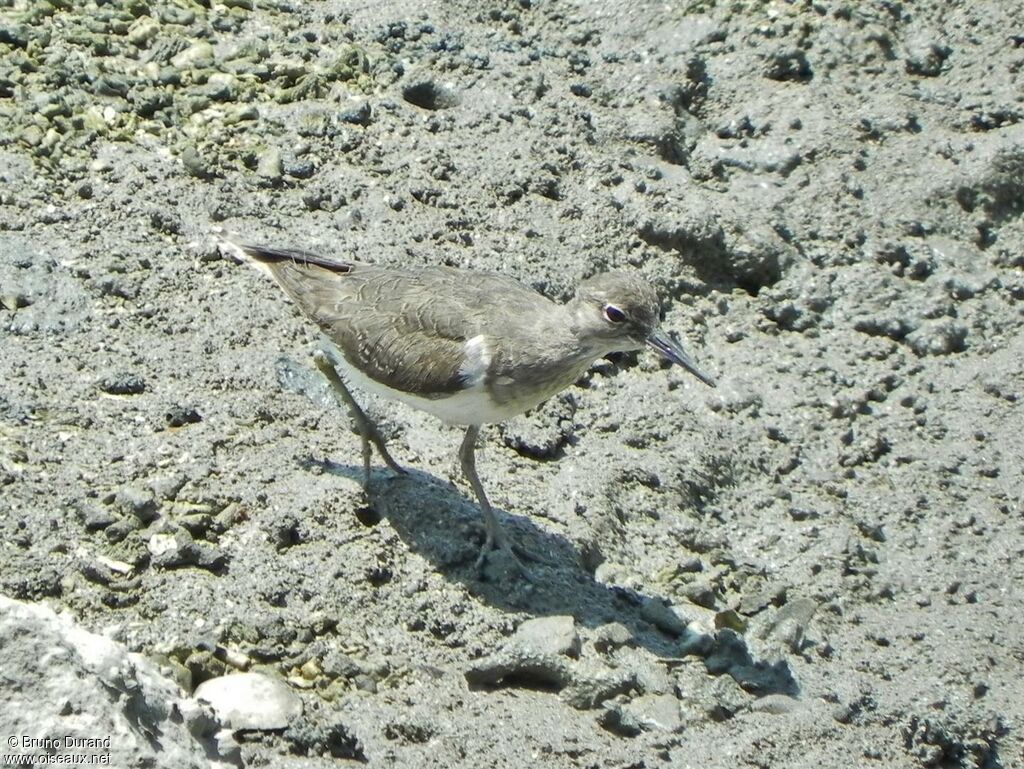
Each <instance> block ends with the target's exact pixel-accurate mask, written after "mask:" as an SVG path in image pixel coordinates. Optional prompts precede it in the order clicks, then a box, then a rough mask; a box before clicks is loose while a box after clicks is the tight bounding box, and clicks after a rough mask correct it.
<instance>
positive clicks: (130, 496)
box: [114, 486, 160, 523]
mask: <svg viewBox="0 0 1024 769" xmlns="http://www.w3.org/2000/svg"><path fill="white" fill-rule="evenodd" d="M114 505H115V507H116V509H117V510H118V511H119V512H121V513H124V514H126V515H134V516H135V517H136V518H138V519H139V520H140V521H142V523H149V522H151V521H152V520H154V519H155V518H156V517H157V514H158V511H159V509H160V508H159V506H158V505H157V502H156V499H155V498H154V496H153V493H152V492H151V491H147V490H146V489H140V488H139V487H138V486H124V487H122V488H120V489H118V491H117V494H116V495H115V496H114Z"/></svg>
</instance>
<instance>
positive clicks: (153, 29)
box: [128, 16, 160, 47]
mask: <svg viewBox="0 0 1024 769" xmlns="http://www.w3.org/2000/svg"><path fill="white" fill-rule="evenodd" d="M159 32H160V24H158V23H157V22H156V21H155V20H154V19H152V18H150V17H149V16H140V17H139V18H138V19H136V20H135V22H134V23H133V24H132V25H131V26H130V27H129V28H128V42H129V43H131V44H132V45H137V46H139V47H144V46H146V45H148V44H149V41H150V40H152V39H153V38H154V37H156V36H157V34H158V33H159Z"/></svg>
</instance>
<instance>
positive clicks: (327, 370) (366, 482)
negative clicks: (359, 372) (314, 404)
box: [313, 350, 405, 492]
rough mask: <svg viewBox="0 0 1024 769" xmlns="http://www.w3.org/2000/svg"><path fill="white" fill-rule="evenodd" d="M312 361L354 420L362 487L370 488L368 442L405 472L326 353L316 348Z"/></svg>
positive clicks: (394, 465)
mask: <svg viewBox="0 0 1024 769" xmlns="http://www.w3.org/2000/svg"><path fill="white" fill-rule="evenodd" d="M313 362H314V363H315V364H316V367H317V368H318V369H320V373H321V374H323V375H324V376H325V377H326V378H327V381H328V382H330V383H331V387H332V388H333V389H334V393H335V394H336V395H337V396H338V397H339V398H340V399H341V400H342V402H343V403H344V404H345V405H346V406H347V407H348V413H349V414H350V415H351V417H352V421H353V422H355V425H356V430H358V431H359V437H360V438H362V440H363V488H364V489H366V490H367V492H368V491H369V488H370V456H371V453H372V451H371V449H370V442H371V441H372V442H373V445H374V446H376V447H377V451H379V452H380V455H381V458H382V459H383V460H384V462H385V464H387V466H388V467H390V468H391V469H392V470H394V471H395V472H396V473H403V474H404V473H405V470H404V469H403V468H402V466H401V465H399V464H398V463H397V462H396V461H395V460H394V459H392V457H391V454H389V453H388V448H387V446H386V445H385V444H384V437H383V436H382V435H381V434H380V431H379V430H378V429H377V425H375V424H374V423H373V420H372V419H370V418H369V417H368V416H366V412H365V411H363V410H362V409H361V408H360V407H359V404H358V403H356V399H355V398H353V397H352V393H350V392H349V391H348V388H347V387H346V386H345V382H344V381H343V380H342V378H341V376H340V375H339V374H338V370H337V369H336V368H334V364H333V363H331V361H330V359H329V358H328V357H327V355H325V354H324V352H323V351H322V350H317V351H316V352H314V353H313Z"/></svg>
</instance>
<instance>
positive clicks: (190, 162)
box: [181, 146, 213, 179]
mask: <svg viewBox="0 0 1024 769" xmlns="http://www.w3.org/2000/svg"><path fill="white" fill-rule="evenodd" d="M181 164H182V166H184V168H185V172H186V173H187V174H188V175H189V176H194V177H196V178H197V179H209V178H210V177H211V176H213V172H212V171H211V170H210V166H209V164H208V163H207V162H206V160H205V159H204V158H203V156H202V155H200V154H199V150H197V149H196V148H195V147H191V146H190V147H186V148H185V149H183V150H182V151H181Z"/></svg>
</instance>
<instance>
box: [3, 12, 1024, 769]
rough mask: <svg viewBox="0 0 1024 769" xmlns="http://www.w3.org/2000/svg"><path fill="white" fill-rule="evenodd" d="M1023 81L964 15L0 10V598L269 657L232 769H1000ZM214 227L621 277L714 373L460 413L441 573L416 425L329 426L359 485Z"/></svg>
mask: <svg viewBox="0 0 1024 769" xmlns="http://www.w3.org/2000/svg"><path fill="white" fill-rule="evenodd" d="M1022 94H1024V7H1022V6H1020V5H1019V4H1017V3H1009V2H966V1H965V0H954V2H937V1H935V0H932V1H931V2H918V3H912V4H909V3H908V4H895V3H889V2H881V1H877V2H876V1H871V2H864V3H842V2H813V3H783V2H775V3H763V2H752V1H751V2H733V3H718V2H715V0H710V1H708V2H698V1H694V2H688V3H687V2H684V3H678V4H666V3H610V2H594V3H590V2H565V1H556V0H551V1H548V0H519V2H496V3H494V4H492V5H490V6H478V5H476V4H473V3H464V2H453V3H412V2H382V3H377V4H372V5H360V6H358V7H354V6H352V5H350V4H346V3H342V2H336V1H334V0H328V1H325V2H315V3H302V2H296V1H294V0H293V1H291V2H290V1H289V0H271V1H268V2H263V1H262V0H232V1H231V2H228V3H225V4H220V3H208V2H204V1H202V0H200V2H191V0H178V1H177V2H172V1H170V0H168V1H166V2H164V1H163V0H150V1H149V2H147V0H116V1H115V2H104V3H97V2H88V3H62V2H57V0H50V1H49V2H43V1H42V0H38V1H37V0H31V2H26V1H25V0H6V2H2V3H0V299H2V306H0V327H2V329H3V331H2V335H0V345H2V355H0V532H2V536H0V542H2V548H3V549H2V557H0V591H2V593H3V594H5V595H6V596H8V597H10V598H14V599H18V600H21V601H29V602H46V603H48V604H50V605H52V606H54V607H55V608H60V609H65V610H67V611H68V612H70V614H71V615H72V616H73V617H75V618H76V620H77V621H78V622H79V623H81V624H82V625H84V626H85V627H87V628H89V629H91V630H93V631H96V632H101V633H104V634H106V635H108V636H109V637H110V638H111V639H113V640H115V641H116V642H118V643H119V644H122V645H123V646H124V647H126V648H127V649H129V650H131V651H133V652H138V653H140V654H141V655H142V656H143V657H145V658H147V659H149V660H151V661H153V662H154V663H155V664H156V665H157V666H159V667H160V669H162V670H163V671H164V672H165V674H167V675H169V676H170V677H172V678H174V679H175V680H177V681H178V682H179V683H180V684H181V685H182V686H184V687H185V692H186V693H189V692H191V690H192V689H193V688H194V687H195V686H197V685H198V684H199V683H201V682H202V681H204V680H207V679H210V678H213V677H216V676H219V675H222V674H224V673H225V672H232V671H236V670H237V669H241V668H247V669H251V670H260V671H264V672H267V673H269V674H271V675H274V676H280V677H282V678H283V679H284V680H286V681H287V682H288V685H289V686H290V687H292V689H293V690H294V691H296V692H298V693H299V695H300V696H301V699H302V703H303V707H304V713H303V715H302V716H301V717H300V718H299V719H297V720H296V721H293V722H292V724H291V725H290V726H289V727H288V728H287V729H285V730H283V731H282V730H273V731H261V732H251V733H246V734H240V735H238V740H239V743H240V745H241V750H240V753H239V754H238V756H239V758H238V759H237V761H239V762H241V763H242V764H244V765H247V766H278V765H280V766H317V767H319V766H339V765H345V764H346V762H349V761H352V760H362V761H365V762H368V763H369V765H377V766H413V765H426V766H438V767H462V766H481V767H484V766H486V767H506V766H507V767H522V766H552V767H659V766H673V767H684V766H701V767H711V766H721V767H736V766H746V765H752V766H765V767H767V766H772V767H778V766H793V767H819V766H830V767H831V766H835V767H840V766H843V767H846V766H880V767H882V766H884V767H961V766H964V767H1003V766H1005V767H1011V766H1022V765H1024V755H1022V728H1024V720H1022V719H1024V696H1022V694H1021V683H1020V679H1021V671H1022V662H1024V642H1022V640H1021V638H1022V636H1021V633H1020V628H1021V627H1022V626H1024V599H1022V594H1021V589H1020V585H1021V580H1022V577H1024V566H1022V563H1024V560H1022V556H1024V518H1022V499H1021V474H1022V465H1024V418H1022V412H1021V400H1022V398H1024V362H1022V361H1024V333H1022V328H1024V310H1022V308H1024V302H1022V299H1024V272H1022V268H1024V218H1022V212H1024V97H1022ZM217 227H224V228H227V229H229V230H232V231H234V232H236V233H239V234H240V235H242V236H243V237H244V238H246V239H249V240H252V241H255V242H260V243H266V244H274V245H282V246H290V247H298V248H304V249H307V250H312V251H320V252H323V253H326V254H331V255H336V256H342V257H354V258H357V259H360V260H364V261H371V262H377V263H382V264H392V265H419V264H448V265H454V266H459V267H466V268H474V269H489V270H496V271H500V272H503V273H505V274H508V275H511V276H514V277H516V278H518V279H519V280H521V281H523V282H524V283H526V284H528V285H530V286H532V287H534V288H537V289H538V290H541V291H543V292H545V293H547V294H548V295H550V296H552V297H554V298H557V299H559V300H565V299H567V298H568V297H570V296H571V295H572V292H573V288H574V286H575V284H576V283H577V282H578V281H579V280H580V279H581V278H582V277H585V276H587V275H590V274H592V273H594V272H596V271H600V270H603V269H608V268H626V269H636V270H639V271H641V272H642V273H643V274H644V275H646V276H647V277H648V278H649V279H650V280H651V281H652V282H653V283H654V284H655V285H656V286H657V288H658V290H659V294H660V296H661V298H662V300H663V303H664V308H665V326H666V328H668V329H670V330H671V331H673V332H675V333H677V334H678V335H679V338H680V339H681V340H682V341H683V342H684V343H685V344H686V346H687V347H688V349H689V350H690V351H691V352H692V354H693V355H694V357H695V358H696V359H697V360H698V362H699V363H700V364H701V365H702V366H703V367H704V368H705V369H707V370H709V371H710V372H711V373H712V374H714V375H715V376H716V377H717V378H718V380H719V387H718V388H717V389H716V390H710V389H708V388H705V387H703V385H701V384H700V383H699V382H697V381H696V380H694V379H693V378H692V377H689V376H688V375H687V374H686V373H685V372H683V371H681V370H680V369H669V368H666V367H664V366H663V365H660V364H659V362H658V361H657V360H656V359H655V357H654V356H653V355H651V354H648V353H640V354H634V355H623V356H618V357H617V358H616V359H615V360H613V361H602V362H600V363H599V364H598V365H597V366H596V367H595V368H594V369H593V370H592V371H591V372H590V373H588V375H587V376H585V377H584V378H583V379H582V380H581V381H580V382H578V383H577V384H576V385H575V386H573V387H572V388H570V389H569V390H567V391H566V392H565V393H563V394H562V395H561V396H559V397H557V398H555V399H553V400H552V401H550V402H549V403H548V404H546V405H545V406H544V407H542V408H540V409H538V410H537V411H536V412H535V413H532V414H529V415H527V416H525V417H522V418H518V419H516V420H513V421H511V422H509V423H507V424H505V425H502V426H492V427H490V428H488V429H487V430H486V431H485V434H484V437H483V439H482V442H481V448H480V449H479V451H478V466H479V470H480V474H481V476H482V478H483V482H484V485H485V486H486V488H487V489H488V491H489V493H490V495H491V499H492V501H493V502H494V504H495V506H496V507H497V508H499V515H500V517H501V518H502V520H503V522H504V524H505V526H506V527H507V529H508V530H509V532H510V533H511V535H512V536H513V537H514V538H515V539H516V541H518V542H520V543H522V544H524V545H526V546H528V547H530V548H531V549H533V550H534V551H535V552H538V553H540V554H542V555H543V556H544V557H545V559H546V560H547V561H548V563H547V564H544V565H539V566H536V567H535V573H536V576H537V579H536V582H535V583H534V584H530V583H527V582H524V581H523V580H520V579H517V578H515V577H513V576H509V575H507V574H503V573H502V570H501V569H499V568H492V569H490V570H485V571H484V572H483V573H481V572H479V571H478V570H477V569H475V568H474V560H475V557H476V552H477V549H478V547H479V544H480V542H481V538H482V531H481V527H480V520H479V512H478V510H477V507H476V504H475V500H474V498H473V495H472V493H471V491H470V490H469V488H468V486H467V485H466V484H465V482H464V481H463V480H462V479H461V477H460V474H459V472H458V463H457V460H456V457H455V449H456V447H457V446H458V442H459V440H460V437H461V436H460V434H459V433H458V431H456V430H453V429H451V428H446V427H444V426H442V425H440V424H439V423H438V422H437V421H436V420H433V419H432V418H431V417H429V416H427V415H424V414H420V413H416V412H413V411H410V410H408V409H406V408H405V407H402V406H399V405H395V404H390V403H384V402H370V403H368V405H369V407H370V409H371V411H372V412H373V413H374V414H376V415H377V416H378V417H379V419H380V420H381V424H382V429H383V430H384V431H385V433H386V435H387V436H388V440H389V445H390V447H391V450H392V452H393V453H394V454H395V455H396V458H397V459H398V460H399V461H400V462H402V463H403V464H405V465H406V466H407V467H409V468H410V470H411V471H412V472H411V473H410V475H409V476H408V477H402V478H398V477H394V476H392V475H391V474H389V473H388V472H387V471H386V468H384V467H383V466H382V465H379V463H378V465H379V466H378V467H376V468H375V471H374V494H373V497H372V499H371V501H370V502H369V503H368V502H367V500H366V499H364V498H363V496H362V492H361V488H360V484H359V478H360V471H361V467H360V455H359V440H358V437H357V436H356V435H354V434H353V433H352V432H351V431H350V429H349V427H348V421H347V419H346V416H345V414H344V412H343V411H342V409H340V408H339V407H338V406H337V405H336V404H335V403H334V402H333V399H332V397H331V395H330V392H329V391H328V389H327V387H326V386H325V384H324V383H323V382H322V380H321V378H320V377H319V375H318V374H317V373H316V371H315V369H314V368H313V366H312V362H311V357H310V354H311V352H312V351H313V350H314V349H316V347H317V346H318V345H319V344H320V340H319V339H318V335H317V332H316V330H315V328H314V327H312V325H311V324H310V323H309V322H308V321H306V320H305V319H304V318H302V317H301V316H300V315H299V314H298V313H297V311H296V310H295V309H294V308H293V307H292V306H291V305H290V304H289V303H288V302H287V300H286V299H285V298H284V297H283V296H282V295H281V293H280V291H279V290H278V289H277V287H276V286H274V285H273V284H271V283H270V282H269V281H266V280H265V279H263V278H262V277H261V276H260V275H259V274H257V273H256V272H254V271H252V270H248V269H246V268H244V267H239V266H237V265H235V264H233V263H232V262H231V261H229V260H226V259H225V258H223V256H222V255H221V254H220V252H219V251H218V249H217V248H216V245H215V240H214V237H213V235H212V233H213V231H214V229H215V228H217ZM567 616H569V617H572V618H573V621H572V622H569V621H567V620H564V619H562V620H559V619H552V618H557V617H563V618H564V617H567ZM531 620H546V621H545V622H541V623H539V624H538V623H536V622H530V621H531ZM523 623H528V624H527V625H525V626H523ZM517 628H518V631H517ZM531 632H533V633H535V637H533V638H532V640H531V638H530V633H531ZM549 641H559V642H560V643H561V645H560V646H559V645H558V644H557V643H556V644H555V646H554V647H552V648H551V649H547V648H544V649H540V650H538V646H540V647H543V646H544V644H546V643H548V642H549ZM531 644H532V645H531ZM40 654H42V651H41V652H40ZM8 683H10V682H5V686H6V685H8ZM8 715H10V714H8Z"/></svg>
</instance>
